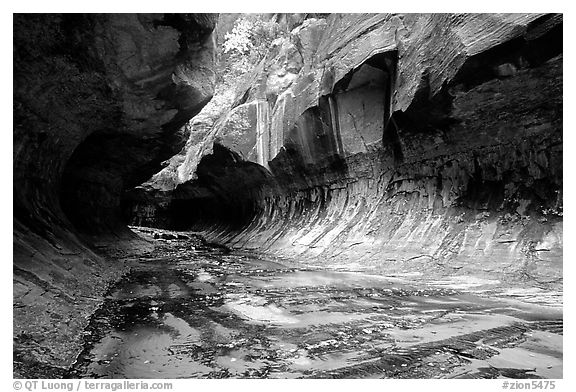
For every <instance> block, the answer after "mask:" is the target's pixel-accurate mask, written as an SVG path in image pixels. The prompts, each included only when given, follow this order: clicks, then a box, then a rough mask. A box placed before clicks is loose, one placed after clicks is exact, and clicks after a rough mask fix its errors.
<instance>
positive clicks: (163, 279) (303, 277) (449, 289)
mask: <svg viewBox="0 0 576 392" xmlns="http://www.w3.org/2000/svg"><path fill="white" fill-rule="evenodd" d="M140 233H141V235H143V236H145V237H147V239H149V240H151V241H155V242H156V248H155V250H154V251H153V252H151V253H149V254H148V255H145V256H143V257H141V258H140V259H139V262H138V265H137V266H135V267H134V268H133V269H132V270H131V272H130V273H128V274H127V275H125V276H124V277H123V278H122V279H121V280H120V281H119V282H118V283H117V284H116V285H114V286H112V287H111V288H110V290H109V292H108V293H107V296H106V299H105V302H104V303H103V305H102V306H101V307H100V309H99V310H98V311H97V312H96V313H95V314H94V315H93V316H92V318H91V321H90V324H89V326H88V328H87V329H86V331H85V346H84V350H83V352H82V353H81V355H80V356H79V358H78V360H77V361H76V363H75V365H74V366H73V368H72V370H71V371H70V372H69V373H68V374H67V377H75V378H76V377H79V378H82V377H90V378H339V377H344V378H360V377H363V378H498V377H511V378H561V377H562V355H563V354H562V353H563V349H562V330H563V316H562V297H561V293H558V292H554V291H551V290H550V291H548V292H547V293H546V295H541V294H543V293H539V295H537V296H534V290H535V289H526V288H524V289H517V290H515V291H514V290H511V289H510V288H509V287H508V288H504V287H500V286H498V285H497V284H491V282H490V281H487V280H482V279H479V278H474V277H469V279H464V278H463V279H460V280H459V281H458V280H455V279H452V280H438V279H434V278H430V279H428V280H427V281H426V280H424V279H423V278H420V279H415V278H414V276H406V275H405V276H402V275H395V276H386V275H383V274H374V273H370V272H367V271H352V270H347V271H346V270H327V269H324V268H320V267H317V266H315V267H313V266H304V265H302V264H300V263H297V262H295V261H287V260H270V259H267V258H265V257H262V256H258V255H254V254H247V253H237V252H229V251H227V250H226V249H223V248H220V247H211V246H210V245H206V244H203V243H202V242H201V241H199V240H198V239H197V238H196V237H195V236H193V235H190V234H182V233H170V232H166V231H162V232H159V231H152V230H147V229H141V230H140ZM154 237H156V238H154Z"/></svg>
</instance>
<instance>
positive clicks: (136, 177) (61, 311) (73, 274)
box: [13, 14, 217, 366]
mask: <svg viewBox="0 0 576 392" xmlns="http://www.w3.org/2000/svg"><path fill="white" fill-rule="evenodd" d="M216 19H217V17H216V16H214V15H209V14H197V15H168V14H166V15H162V14H160V15H152V14H146V15H136V14H118V15H114V14H106V15H104V14H103V15H99V14H90V15H73V14H62V15H61V14H38V15H35V14H30V15H23V14H22V15H18V14H16V15H15V16H14V156H13V165H14V184H13V187H14V188H13V189H14V279H15V283H14V300H15V306H16V308H15V321H14V330H15V331H14V333H15V338H16V343H17V344H21V345H20V346H19V348H22V350H21V351H20V350H16V351H17V355H21V356H23V357H24V358H27V359H31V360H36V359H38V360H41V361H43V360H47V359H49V362H50V363H51V364H52V365H55V366H65V365H66V364H67V363H69V362H70V361H72V360H73V358H74V355H73V353H74V351H75V350H77V349H78V343H80V340H81V337H80V336H79V335H78V331H79V330H81V328H83V323H84V322H85V321H86V320H84V319H83V317H82V315H85V314H89V313H90V312H91V310H92V309H93V308H94V306H95V305H96V304H97V303H96V302H94V301H95V299H96V298H95V297H97V296H98V295H99V293H101V292H103V291H104V289H105V287H103V285H102V282H103V281H106V280H109V279H110V278H113V277H114V276H116V275H117V274H118V271H119V270H120V269H122V268H123V266H122V265H121V263H117V264H115V265H111V264H110V263H108V262H106V261H105V260H103V259H102V258H100V257H99V256H97V255H96V254H94V253H93V252H92V251H91V250H89V249H88V248H86V246H85V245H83V242H81V241H79V240H78V238H77V235H78V234H81V235H83V236H86V235H91V236H92V235H97V236H99V237H93V238H92V239H93V240H97V238H103V237H106V236H108V237H114V236H121V237H126V236H129V235H130V232H129V231H128V230H126V229H125V223H124V222H122V220H121V219H120V214H119V206H120V195H121V194H122V192H123V191H124V190H125V189H128V188H131V187H134V186H136V185H138V184H140V183H142V182H143V181H144V180H146V179H147V178H149V177H150V175H152V174H153V173H155V172H156V171H158V170H159V169H160V168H161V166H160V163H161V162H162V161H163V160H165V159H167V158H169V157H171V156H172V155H173V154H174V153H176V152H177V151H178V150H179V149H180V148H181V147H182V146H183V145H184V143H185V141H186V138H187V135H186V134H185V132H183V131H181V130H180V128H181V127H182V126H183V125H184V124H185V123H186V122H187V121H188V120H189V119H190V118H191V117H193V116H194V115H195V114H196V113H198V112H199V111H200V109H201V108H202V107H203V106H204V105H205V104H206V103H207V102H208V101H209V100H210V98H211V96H212V93H213V89H214V72H213V62H214V45H213V42H212V36H211V32H212V29H213V28H214V26H215V23H216ZM85 238H87V237H85ZM116 239H117V237H116ZM40 295H41V297H40ZM42 341H44V342H45V343H38V342H42ZM60 343H66V344H61V345H60ZM42 345H44V346H43V347H42ZM50 345H52V346H50Z"/></svg>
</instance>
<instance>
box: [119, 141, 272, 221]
mask: <svg viewBox="0 0 576 392" xmlns="http://www.w3.org/2000/svg"><path fill="white" fill-rule="evenodd" d="M273 186H274V182H273V179H272V176H271V174H270V172H269V171H268V170H267V169H266V168H264V167H262V166H260V165H258V164H256V163H253V162H247V161H244V160H243V159H242V158H241V157H240V156H239V155H238V154H237V153H235V152H233V151H231V150H230V149H228V148H226V147H224V146H222V145H220V144H218V143H214V144H213V147H212V152H211V153H210V154H207V155H205V156H204V157H203V158H202V159H201V160H200V162H199V164H198V166H197V169H196V179H194V180H192V181H189V182H186V183H184V184H180V185H178V186H177V187H176V189H174V190H173V191H172V192H171V193H170V197H169V201H167V202H166V203H158V200H155V199H152V200H150V199H148V198H147V197H146V196H143V194H142V192H141V189H139V188H135V189H133V190H131V191H128V192H127V193H126V194H125V197H124V198H123V201H122V211H123V216H124V219H125V220H126V221H127V222H129V223H131V224H135V225H144V226H152V227H154V226H156V227H160V228H166V229H172V230H203V229H209V228H211V227H214V226H223V227H227V228H229V229H230V230H240V229H241V228H242V227H245V226H246V225H248V224H249V223H250V222H251V221H252V219H253V218H254V217H255V216H257V214H258V213H259V212H260V211H261V210H262V208H263V205H262V202H263V199H264V197H265V194H266V193H267V192H268V191H269V190H270V189H271V187H273ZM143 210H148V211H151V214H148V215H147V214H146V213H143Z"/></svg>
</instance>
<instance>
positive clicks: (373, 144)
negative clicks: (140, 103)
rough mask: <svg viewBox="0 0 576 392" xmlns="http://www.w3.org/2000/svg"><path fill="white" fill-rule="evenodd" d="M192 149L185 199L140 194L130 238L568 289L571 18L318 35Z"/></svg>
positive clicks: (348, 21)
mask: <svg viewBox="0 0 576 392" xmlns="http://www.w3.org/2000/svg"><path fill="white" fill-rule="evenodd" d="M192 148H194V150H193V151H194V154H191V156H193V159H188V160H187V161H186V162H184V164H182V165H181V166H180V167H179V169H178V170H179V173H181V174H184V175H183V178H184V180H183V181H182V183H181V184H179V185H178V186H176V187H175V189H171V188H170V187H166V186H165V185H166V182H164V183H162V182H161V181H159V180H158V177H157V178H156V182H154V181H152V182H149V183H147V184H146V185H145V186H144V187H140V188H137V189H135V190H134V191H132V192H131V193H130V194H129V195H128V197H127V210H129V213H131V214H132V219H133V223H136V224H144V225H152V226H163V227H167V228H178V229H183V228H188V229H198V230H202V231H203V232H204V233H205V234H206V235H207V236H208V237H209V238H211V239H214V240H218V241H221V242H224V243H226V244H228V245H230V246H233V247H239V248H244V249H255V250H259V251H266V252H269V253H273V254H277V255H282V256H288V257H294V256H297V257H298V258H299V259H302V260H306V261H309V262H314V263H325V264H329V265H338V264H342V265H347V266H351V265H358V266H360V267H362V266H372V267H376V268H381V269H383V270H387V271H393V270H396V271H403V272H410V271H414V272H418V273H423V271H429V272H430V273H432V272H434V271H437V272H439V273H441V274H445V273H452V274H454V273H455V274H468V273H482V274H485V273H488V274H490V275H492V276H494V277H498V278H501V279H530V280H531V281H532V282H537V284H547V283H553V282H560V281H561V277H562V269H561V268H562V266H561V261H562V16H561V15H552V14H546V15H543V14H513V15H500V14H498V15H497V14H474V15H470V14H466V15H453V14H451V15H442V14H435V15H389V14H386V15H359V14H355V15H330V16H329V17H328V18H326V19H307V20H305V21H304V22H303V23H302V24H301V25H299V26H298V27H296V28H295V29H294V30H293V31H292V33H291V34H290V36H289V37H287V38H285V39H283V40H280V41H279V42H278V43H277V44H276V46H274V47H273V48H271V52H270V54H269V56H268V57H267V58H266V59H265V60H264V61H263V62H262V63H261V64H260V65H259V66H258V67H257V69H256V70H255V71H254V72H253V73H252V74H251V75H250V76H249V78H247V80H246V81H245V83H244V88H243V89H241V90H240V93H239V94H238V99H237V101H236V105H235V107H234V108H233V109H232V110H231V111H230V112H229V113H227V114H226V115H225V116H224V117H223V118H221V119H220V120H219V121H218V122H217V123H216V124H215V126H214V128H213V129H212V132H211V133H210V134H209V136H208V137H207V138H205V139H204V140H202V141H201V142H199V143H196V144H194V145H193V147H192ZM225 157H226V158H225ZM188 178H191V179H190V180H188ZM185 214H188V216H189V218H190V219H189V220H188V219H185V220H184V221H182V220H181V219H180V218H181V217H182V216H183V215H185Z"/></svg>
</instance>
